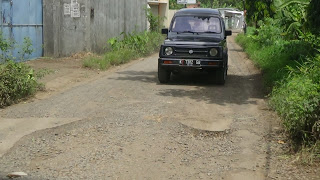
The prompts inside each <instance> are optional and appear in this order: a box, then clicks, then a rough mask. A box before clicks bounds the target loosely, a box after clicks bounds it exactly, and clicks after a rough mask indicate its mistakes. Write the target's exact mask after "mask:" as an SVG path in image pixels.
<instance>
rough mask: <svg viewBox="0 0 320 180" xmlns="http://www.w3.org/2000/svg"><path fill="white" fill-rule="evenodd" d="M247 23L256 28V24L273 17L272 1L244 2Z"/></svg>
mask: <svg viewBox="0 0 320 180" xmlns="http://www.w3.org/2000/svg"><path fill="white" fill-rule="evenodd" d="M245 3H246V10H247V14H246V15H247V22H249V23H251V24H252V25H255V26H257V22H258V21H260V20H263V19H264V18H266V17H273V15H274V14H275V8H274V5H273V0H246V1H245Z"/></svg>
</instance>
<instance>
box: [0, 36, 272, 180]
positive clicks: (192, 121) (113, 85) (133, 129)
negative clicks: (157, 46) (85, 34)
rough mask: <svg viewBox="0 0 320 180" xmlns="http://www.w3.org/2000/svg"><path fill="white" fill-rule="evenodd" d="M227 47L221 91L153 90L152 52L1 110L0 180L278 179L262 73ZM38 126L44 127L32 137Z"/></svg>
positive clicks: (176, 85)
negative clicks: (12, 179) (21, 179)
mask: <svg viewBox="0 0 320 180" xmlns="http://www.w3.org/2000/svg"><path fill="white" fill-rule="evenodd" d="M228 41H229V42H228V43H229V44H228V45H229V66H230V67H229V76H228V79H227V82H226V84H225V85H224V86H219V85H214V84H211V81H210V77H208V75H207V74H205V73H200V74H195V73H193V74H182V75H176V76H172V79H171V82H170V83H169V84H166V85H162V84H159V83H158V81H157V55H153V56H151V57H148V58H146V59H145V60H143V61H137V62H135V63H132V64H130V65H129V66H126V67H124V68H121V69H119V70H117V71H115V72H114V73H109V74H107V75H105V76H102V77H101V78H99V79H95V80H94V81H91V82H88V83H84V84H81V85H79V86H76V87H73V88H70V89H68V90H65V91H64V92H62V93H58V94H54V95H52V96H51V97H49V98H47V99H42V100H37V101H34V102H30V103H26V104H19V105H15V106H12V107H9V108H6V109H4V110H2V111H0V117H1V120H0V123H1V124H6V125H5V126H3V127H1V128H0V130H1V131H0V141H1V143H2V144H1V143H0V153H4V152H6V153H5V154H4V155H3V156H2V157H1V158H0V162H1V163H0V179H1V177H2V178H5V174H7V173H9V172H14V171H23V172H26V173H27V174H28V176H27V177H26V178H25V179H254V180H258V179H272V178H275V177H273V176H276V175H274V174H275V173H272V174H271V173H270V172H271V171H274V170H272V169H271V164H272V158H271V153H272V152H271V146H272V143H273V142H272V141H271V140H270V138H269V137H270V135H271V134H272V132H273V130H274V129H273V127H272V126H273V124H275V123H274V122H275V121H274V118H275V116H274V114H273V113H272V112H270V111H269V110H268V108H267V106H266V103H265V100H264V94H263V92H262V80H261V74H260V72H259V71H258V70H257V69H256V68H255V67H254V66H253V64H252V63H251V62H250V61H249V60H248V59H246V57H245V55H244V53H243V52H242V51H241V48H240V47H239V46H238V45H236V44H235V42H234V37H231V38H230V39H229V40H228ZM69 122H72V123H69ZM66 123H69V124H66ZM62 124H65V125H62ZM57 125H62V126H59V127H55V128H52V127H54V126H57ZM43 128H50V129H45V130H41V131H36V130H39V129H43ZM34 131H36V132H34ZM30 132H34V133H32V134H29V135H26V134H28V133H30ZM25 135H26V136H25ZM22 136H24V137H23V138H21V137H22ZM20 138H21V139H20ZM18 139H20V140H19V141H18V142H16V141H17V140H18ZM13 144H15V145H14V147H12V148H11V149H10V150H8V147H10V146H11V145H13Z"/></svg>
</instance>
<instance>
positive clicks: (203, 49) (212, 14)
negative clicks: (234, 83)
mask: <svg viewBox="0 0 320 180" xmlns="http://www.w3.org/2000/svg"><path fill="white" fill-rule="evenodd" d="M162 34H167V39H166V40H165V41H164V43H163V45H161V49H160V53H159V60H158V78H159V81H160V83H167V82H168V81H169V80H170V75H171V73H178V72H180V71H197V70H200V71H207V72H208V73H209V75H212V76H213V78H214V79H215V82H216V83H218V84H224V83H225V80H226V76H227V70H228V49H227V41H226V37H227V36H230V35H231V34H232V32H231V31H228V30H225V25H224V21H223V19H222V17H221V14H220V12H219V11H218V10H216V9H204V8H193V9H182V10H180V11H178V12H176V14H175V15H174V17H173V19H172V21H171V25H170V28H169V29H162Z"/></svg>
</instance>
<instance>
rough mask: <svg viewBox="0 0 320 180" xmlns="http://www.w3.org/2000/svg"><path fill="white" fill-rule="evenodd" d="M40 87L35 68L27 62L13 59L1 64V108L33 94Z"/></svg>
mask: <svg viewBox="0 0 320 180" xmlns="http://www.w3.org/2000/svg"><path fill="white" fill-rule="evenodd" d="M38 87H39V84H38V83H37V81H36V79H35V77H34V72H33V70H32V69H31V68H30V67H29V66H27V65H26V64H24V63H15V62H13V61H11V60H9V61H7V62H6V63H4V64H0V108H2V107H4V106H8V105H11V104H13V103H15V102H16V101H18V100H19V99H22V98H25V97H27V96H30V95H33V94H34V93H35V92H36V90H37V88H38Z"/></svg>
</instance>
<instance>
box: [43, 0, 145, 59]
mask: <svg viewBox="0 0 320 180" xmlns="http://www.w3.org/2000/svg"><path fill="white" fill-rule="evenodd" d="M70 2H71V0H44V3H43V7H44V9H43V13H44V16H43V17H44V20H43V21H44V55H45V56H68V55H71V54H73V53H76V52H80V51H93V52H98V53H100V52H103V48H104V47H105V46H106V42H107V40H108V39H110V38H112V37H115V36H119V35H120V33H121V32H126V33H128V32H132V31H144V30H146V28H147V20H146V14H145V10H144V8H145V7H146V5H147V0H78V3H79V4H80V11H81V17H79V18H74V17H71V16H70V15H65V14H64V4H65V3H69V4H70Z"/></svg>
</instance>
